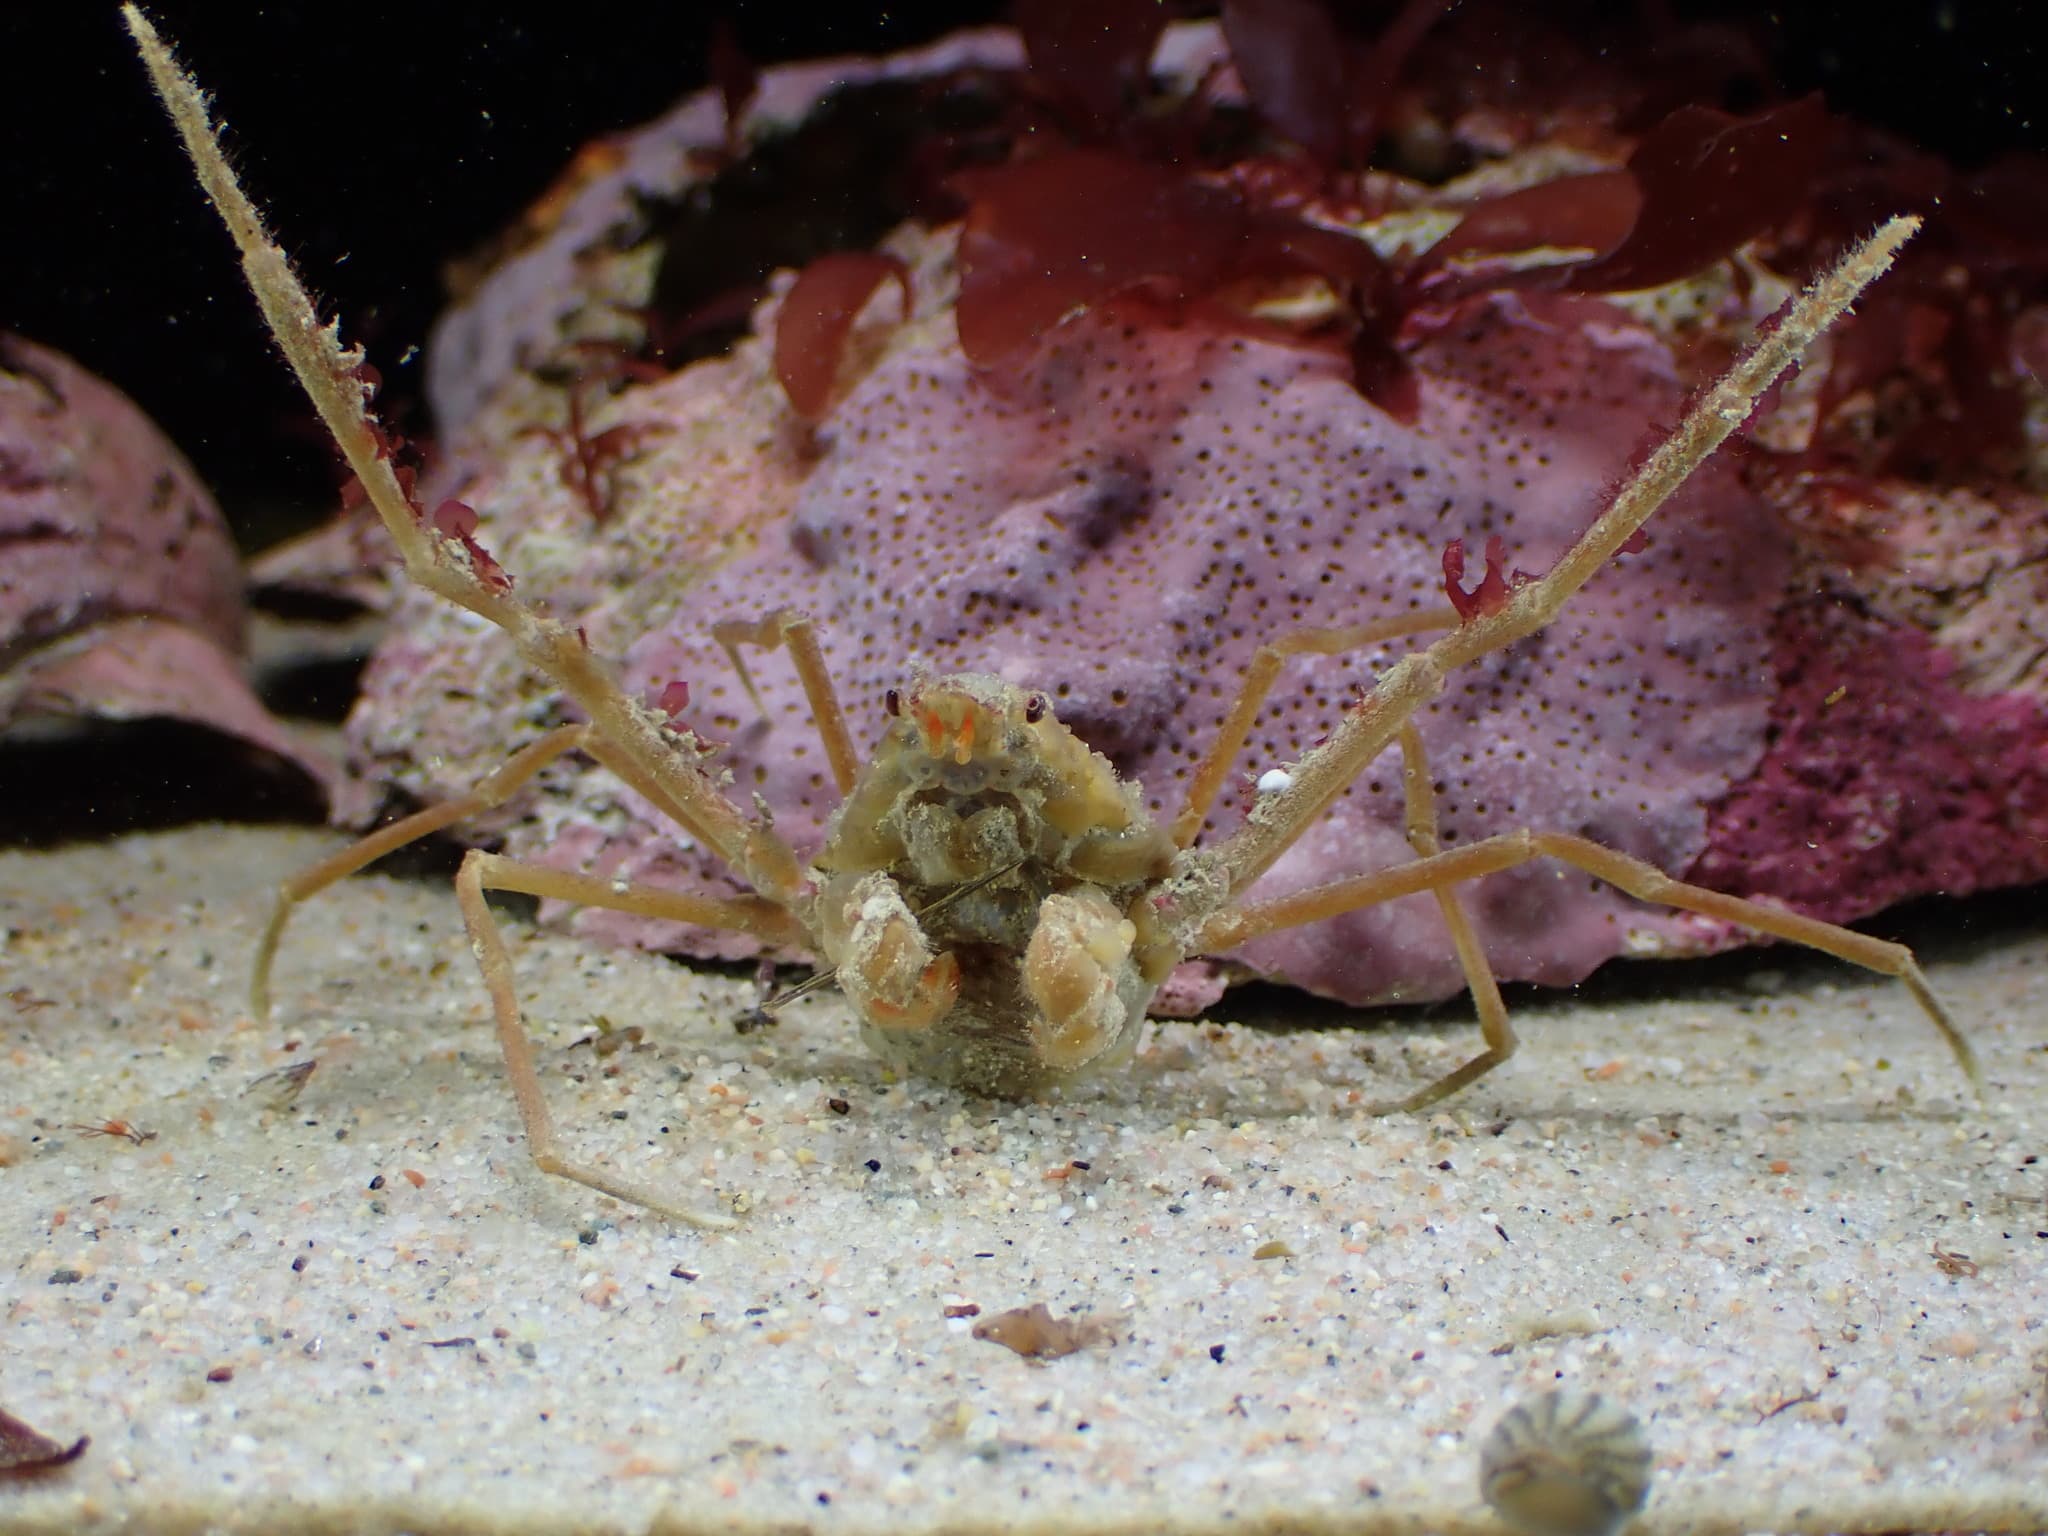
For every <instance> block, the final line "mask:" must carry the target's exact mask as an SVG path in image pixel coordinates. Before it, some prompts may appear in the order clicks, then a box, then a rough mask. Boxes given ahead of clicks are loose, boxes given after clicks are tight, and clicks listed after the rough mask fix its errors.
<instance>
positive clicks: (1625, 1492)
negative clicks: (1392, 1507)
mask: <svg viewBox="0 0 2048 1536" xmlns="http://www.w3.org/2000/svg"><path fill="white" fill-rule="evenodd" d="M1649 1491H1650V1445H1649V1441H1648V1440H1647V1439H1646V1438H1645V1437H1644V1434H1643V1427H1642V1425H1640V1424H1639V1423H1637V1422H1636V1419H1635V1416H1634V1415H1633V1414H1630V1413H1629V1412H1628V1411H1627V1410H1626V1409H1624V1408H1621V1407H1619V1406H1617V1405H1616V1404H1614V1403H1610V1402H1609V1401H1607V1399H1606V1398H1604V1397H1600V1396H1598V1395H1596V1394H1594V1393H1591V1392H1571V1391H1563V1392H1545V1393H1544V1394H1543V1395H1542V1396H1540V1397H1534V1398H1530V1399H1529V1400H1527V1401H1526V1402H1520V1403H1517V1404H1515V1406H1514V1407H1512V1408H1510V1409H1509V1410H1508V1411H1507V1412H1506V1413H1505V1414H1503V1415H1502V1416H1501V1420H1500V1422H1499V1423H1498V1424H1496V1425H1494V1426H1493V1430H1492V1432H1491V1433H1490V1434H1488V1435H1487V1437H1486V1439H1485V1441H1484V1443H1482V1444H1481V1445H1480V1447H1479V1492H1480V1494H1481V1495H1482V1496H1483V1497H1484V1498H1485V1500H1486V1502H1487V1503H1488V1504H1490V1505H1492V1506H1493V1508H1494V1509H1495V1510H1496V1511H1497V1512H1498V1513H1499V1514H1501V1515H1502V1516H1503V1517H1505V1518H1506V1519H1508V1520H1510V1521H1512V1522H1514V1523H1515V1524H1516V1525H1519V1526H1521V1527H1522V1528H1523V1529H1525V1530H1530V1531H1537V1532H1541V1533H1542V1536H1607V1533H1608V1532H1611V1531H1614V1530H1616V1529H1618V1528H1619V1527H1620V1525H1621V1523H1622V1522H1623V1521H1624V1520H1626V1519H1627V1518H1628V1517H1629V1516H1630V1515H1632V1514H1634V1513H1635V1512H1636V1511H1637V1510H1639V1509H1641V1508H1642V1507H1643V1500H1644V1498H1645V1497H1646V1496H1647V1495H1648V1493H1649Z"/></svg>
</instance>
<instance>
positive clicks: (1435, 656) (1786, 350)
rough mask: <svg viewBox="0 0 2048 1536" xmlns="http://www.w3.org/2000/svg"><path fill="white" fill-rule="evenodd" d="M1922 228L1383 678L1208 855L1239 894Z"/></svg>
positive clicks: (1842, 285)
mask: <svg viewBox="0 0 2048 1536" xmlns="http://www.w3.org/2000/svg"><path fill="white" fill-rule="evenodd" d="M1919 227H1920V221H1919V220H1917V219H1912V218H1896V219H1892V220H1890V221H1889V222H1887V223H1886V224H1885V225H1884V226H1883V227H1882V228H1881V229H1879V230H1878V231H1877V233H1876V234H1874V235H1872V236H1871V237H1870V239H1868V240H1866V241H1865V242H1864V243H1863V244H1861V245H1859V246H1857V247H1855V248H1854V249H1853V250H1851V251H1850V252H1849V253H1848V254H1847V255H1845V256H1844V257H1843V258H1842V259H1841V261H1840V262H1839V263H1837V264H1836V266H1835V267H1834V269H1833V270H1832V271H1830V272H1827V273H1825V274H1823V275H1822V276H1821V277H1820V278H1819V279H1817V280H1816V281H1815V282H1814V284H1813V285H1812V286H1811V287H1809V288H1808V289H1807V290H1806V291H1805V292H1804V293H1802V294H1801V295H1800V296H1799V298H1798V300H1797V301H1796V302H1795V303H1794V304H1793V305H1792V307H1791V309H1790V310H1788V311H1787V312H1786V314H1785V316H1784V318H1783V319H1782V320H1781V321H1780V322H1779V323H1778V325H1777V326H1775V327H1774V328H1773V329H1771V330H1770V331H1768V332H1766V333H1765V334H1764V335H1763V336H1761V337H1759V338H1758V340H1757V343H1756V345H1755V346H1754V347H1752V348H1751V349H1750V350H1749V351H1748V352H1747V353H1746V354H1744V356H1743V357H1742V359H1741V360H1740V361H1739V362H1737V363H1736V364H1735V366H1734V367H1732V368H1730V369H1729V370H1728V372H1727V373H1726V374H1724V375H1723V376H1722V377H1721V379H1720V381H1719V382H1718V383H1716V384H1715V385H1714V386H1713V387H1712V388H1711V389H1708V390H1705V391H1703V392H1702V393H1701V394H1700V395H1699V397H1698V399H1697V400H1696V401H1695V402H1694V404H1693V406H1692V409H1690V410H1689V411H1687V412H1686V413H1685V417H1684V419H1683V420H1681V421H1680V422H1679V424H1678V429H1677V430H1676V431H1675V432H1673V433H1672V434H1671V436H1670V437H1669V438H1667V439H1666V440H1665V442H1664V444H1663V446H1661V447H1660V448H1658V449H1657V451H1656V452H1655V453H1653V454H1651V455H1650V457H1649V458H1648V459H1647V460H1646V461H1645V462H1644V464H1643V466H1642V468H1640V469H1639V470H1637V471H1636V473H1635V475H1634V477H1633V478H1631V479H1630V480H1629V482H1628V483H1627V484H1626V485H1624V486H1623V487H1622V488H1621V491H1620V492H1619V493H1618V494H1617V495H1616V496H1615V498H1614V500H1613V502H1612V503H1611V504H1610V505H1609V506H1608V508H1607V510H1606V511H1605V512H1602V513H1601V514H1600V516H1599V517H1598V518H1596V519H1595V520H1594V523H1593V526H1592V527H1591V528H1589V529H1587V530H1586V532H1585V533H1584V534H1583V535H1582V536H1581V537H1580V539H1579V541H1578V542H1577V543H1576V544H1574V545H1573V546H1572V547H1571V548H1570V549H1568V550H1567V551H1565V553H1564V555H1563V556H1562V557H1561V558H1560V559H1559V560H1558V562H1557V563H1556V564H1555V565H1553V566H1552V567H1551V568H1550V570H1549V571H1547V572H1546V573H1545V574H1544V575H1542V576H1541V577H1539V578H1537V579H1536V580H1535V581H1532V582H1529V583H1527V584H1526V585H1524V586H1522V587H1519V588H1516V589H1515V590H1513V591H1512V592H1511V593H1510V594H1509V595H1508V596H1507V597H1506V598H1505V600H1504V601H1502V602H1501V604H1500V605H1499V606H1498V607H1496V608H1493V609H1492V611H1491V612H1484V613H1475V614H1473V615H1472V617H1470V618H1469V619H1466V620H1464V621H1463V622H1461V623H1460V624H1459V625H1458V627H1457V628H1456V629H1454V630H1452V631H1451V633H1449V634H1448V635H1445V636H1444V637H1443V638H1442V639H1440V640H1438V641H1436V642H1435V643H1434V644H1432V645H1430V646H1428V647H1427V648H1425V649H1423V650H1419V651H1413V652H1410V653H1409V654H1408V655H1406V656H1404V657H1402V658H1401V659H1400V660H1399V661H1397V662H1396V663H1394V665H1393V666H1391V667H1389V668H1388V669H1387V670H1386V671H1385V672H1383V673H1382V674H1381V675H1380V679H1379V682H1378V684H1377V686H1375V687H1374V689H1373V691H1372V694H1371V696H1370V697H1369V698H1367V699H1364V700H1362V701H1361V702H1360V703H1358V704H1357V705H1355V706H1353V707H1352V708H1351V709H1350V710H1348V711H1347V712H1346V713H1345V716H1344V718H1343V719H1342V720H1341V721H1339V722H1338V723H1337V725H1336V727H1335V728H1334V729H1333V730H1332V731H1331V732H1330V735H1329V739H1328V740H1327V741H1326V742H1324V744H1323V745H1322V746H1320V747H1317V748H1316V749H1315V750H1314V751H1313V752H1310V753H1309V754H1308V755H1307V756H1306V757H1304V758H1303V759H1302V760H1301V761H1300V762H1299V763H1297V764H1296V765H1295V769H1294V775H1293V782H1292V783H1290V784H1289V785H1288V786H1287V788H1285V789H1283V790H1281V791H1279V792H1278V793H1277V794H1273V795H1269V796H1266V797H1264V798H1262V799H1261V800H1260V801H1259V802H1258V804H1257V805H1255V806H1254V807H1253V808H1252V812H1251V814H1250V815H1248V816H1247V817H1246V818H1245V821H1244V825H1242V826H1241V827H1239V828H1238V829H1237V830H1236V831H1235V832H1233V833H1231V834H1230V836H1229V837H1227V838H1225V839H1224V840H1223V841H1222V842H1221V843H1220V844H1218V845H1217V846H1216V847H1215V848H1214V849H1212V850H1210V855H1209V856H1210V858H1211V859H1212V860H1213V861H1214V863H1215V864H1216V865H1218V866H1220V868H1221V869H1222V870H1223V871H1224V873H1225V874H1226V875H1227V876H1228V879H1229V888H1230V890H1231V891H1232V892H1233V893H1235V892H1238V891H1242V890H1244V889H1245V888H1246V887H1247V886H1249V885H1250V884H1251V883H1252V882H1253V881H1254V880H1256V879H1257V878H1258V877H1259V876H1260V875H1261V874H1263V873H1264V872H1265V871H1266V870H1267V869H1269V868H1271V867H1272V864H1273V861H1274V860H1275V859H1277V858H1279V857H1280V855H1281V854H1283V853H1285V852H1286V851H1287V849H1288V848H1289V847H1291V846H1292V845H1293V844H1294V842H1295V841H1296V840H1297V839H1298V838H1299V837H1300V836H1301V835H1302V833H1303V832H1305V831H1306V830H1307V829H1308V828H1309V827H1310V826H1311V825H1312V824H1313V823H1314V822H1315V820H1316V818H1317V817H1319V816H1320V815H1322V813H1323V811H1324V809H1325V808H1326V807H1327V806H1328V805H1329V803H1330V802H1331V801H1332V800H1334V799H1336V797H1337V796H1338V795H1340V794H1342V793H1343V792H1344V790H1345V788H1346V787H1347V786H1349V784H1350V783H1351V781H1352V780H1353V779H1355V778H1357V777H1358V775H1359V774H1360V773H1361V772H1363V771H1364V769H1365V766H1366V764H1368V763H1370V762H1371V761H1372V760H1373V759H1374V758H1376V757H1378V756H1379V755H1380V753H1381V752H1382V751H1384V750H1385V749H1386V747H1387V746H1388V744H1389V743H1391V742H1392V741H1393V739H1394V737H1395V735H1396V734H1397V733H1398V732H1399V730H1400V728H1401V725H1402V723H1403V722H1404V721H1406V720H1407V719H1409V718H1410V717H1411V716H1412V715H1413V714H1414V713H1415V712H1416V711H1417V710H1418V709H1420V708H1421V707H1422V706H1423V705H1425V704H1427V703H1428V702H1429V701H1430V700H1431V699H1433V698H1435V697H1436V696H1437V695H1438V694H1439V693H1441V692H1442V691H1443V688H1444V680H1445V678H1446V677H1447V676H1448V675H1449V673H1450V672H1451V671H1452V670H1453V669H1454V668H1457V667H1461V666H1463V665H1464V664H1465V663H1467V662H1469V661H1473V660H1476V659H1477V658H1478V657H1481V656H1484V655H1487V654H1489V653H1490V652H1493V651H1497V650H1500V649H1502V648H1503V647H1505V646H1508V645H1512V644H1513V643H1514V642H1515V641H1517V640H1520V639H1523V638H1524V637H1525V636H1528V635H1533V634H1534V633H1536V631H1537V630H1539V629H1541V628H1543V626H1544V625H1546V624H1548V623H1549V622H1550V621H1551V620H1552V619H1553V618H1555V617H1556V616H1557V613H1558V611H1559V610H1560V609H1562V608H1563V607H1564V605H1565V603H1566V602H1568V601H1569V600H1570V598H1571V596H1572V594H1573V593H1575V592H1577V591H1578V589H1579V588H1580V587H1582V586H1584V585H1585V584H1586V583H1587V582H1588V581H1589V580H1591V579H1592V577H1593V575H1594V573H1595V572H1597V571H1598V570H1599V569H1600V568H1601V567H1602V566H1604V565H1606V564H1607V562H1608V561H1610V560H1611V559H1613V558H1614V556H1615V554H1616V553H1617V552H1618V551H1619V550H1620V549H1621V547H1622V546H1623V545H1624V544H1626V543H1627V542H1628V541H1629V539H1631V538H1632V537H1634V535H1635V532H1636V530H1637V529H1639V528H1641V527H1642V526H1643V524H1644V523H1646V522H1648V521H1649V519H1650V516H1651V514H1652V513H1654V512H1655V511H1656V510H1657V509H1658V508H1659V507H1660V506H1662V505H1663V504H1664V503H1665V501H1666V500H1668V499H1669V498H1670V496H1671V495H1672V493H1673V492H1675V491H1676V490H1677V489H1678V488H1679V487H1680V486H1681V485H1683V484H1684V483H1685V480H1686V477H1687V476H1689V475H1690V474H1691V473H1692V472H1693V471H1694V470H1695V469H1697V468H1698V467H1699V466H1700V465H1701V464H1702V463H1704V462H1705V461H1706V460H1707V458H1708V457H1709V456H1710V455H1712V454H1713V452H1714V451H1715V450H1716V449H1717V448H1719V447H1720V446H1721V444H1722V443H1724V442H1726V441H1727V439H1728V437H1729V434H1731V433H1732V432H1734V431H1735V430H1736V428H1738V427H1740V426H1741V425H1742V423H1743V422H1744V421H1746V420H1747V419H1748V418H1749V414H1750V412H1751V411H1752V410H1753V409H1754V408H1755V405H1756V402H1757V400H1758V398H1759V397H1760V396H1762V394H1763V393H1764V391H1765V390H1767V389H1768V388H1770V386H1771V384H1772V382H1773V381H1774V380H1776V379H1777V378H1778V376H1779V375H1780V374H1782V373H1784V372H1785V370H1786V369H1788V368H1790V367H1791V366H1792V365H1793V364H1794V363H1795V362H1797V361H1798V360H1799V358H1801V357H1802V356H1803V355H1804V354H1805V352H1806V350H1807V349H1808V348H1809V347H1811V346H1812V345H1813V343H1814V341H1815V340H1816V339H1817V338H1818V337H1819V335H1820V333H1821V332H1822V331H1824V330H1826V329H1827V328H1828V326H1830V325H1832V324H1833V323H1834V321H1835V320H1836V318H1837V317H1839V316H1840V315H1841V314H1842V312H1843V311H1844V310H1846V309H1847V308H1848V307H1849V305H1850V303H1851V302H1853V301H1854V300H1855V298H1856V296H1857V295H1858V294H1860V293H1861V292H1862V291H1863V290H1864V289H1865V288H1867V287H1868V286H1869V285H1870V284H1871V283H1873V282H1875V281H1877V279H1878V278H1879V277H1881V276H1882V275H1883V274H1884V272H1885V271H1886V270H1887V269H1888V268H1889V267H1890V266H1891V263H1892V258H1893V257H1894V256H1896V255H1897V254H1898V250H1899V247H1900V246H1902V245H1904V244H1905V243H1906V241H1907V240H1908V239H1910V238H1911V237H1912V235H1913V233H1914V231H1915V230H1917V229H1918V228H1919Z"/></svg>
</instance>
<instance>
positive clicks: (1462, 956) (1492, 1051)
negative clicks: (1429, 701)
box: [1371, 722, 1520, 1114]
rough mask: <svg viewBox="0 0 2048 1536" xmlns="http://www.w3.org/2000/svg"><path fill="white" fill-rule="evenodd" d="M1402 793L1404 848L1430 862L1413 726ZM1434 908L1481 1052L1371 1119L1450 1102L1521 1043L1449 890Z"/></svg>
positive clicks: (1424, 779)
mask: <svg viewBox="0 0 2048 1536" xmlns="http://www.w3.org/2000/svg"><path fill="white" fill-rule="evenodd" d="M1401 794H1402V799H1403V802H1404V806H1405V810H1406V818H1407V823H1408V846H1409V847H1411V848H1413V849H1414V850H1415V852H1416V853H1417V854H1418V855H1419V856H1420V857H1421V858H1423V859H1430V858H1434V857H1435V856H1436V855H1437V854H1439V853H1440V852H1442V848H1443V845H1442V843H1441V841H1440V840H1439V838H1438V835H1437V822H1436V789H1435V787H1434V786H1433V785H1432V784H1431V783H1430V780H1429V762H1428V759H1427V758H1426V757H1424V755H1423V751H1422V733H1421V732H1420V731H1418V730H1416V729H1415V726H1414V724H1413V722H1410V723H1409V724H1407V725H1404V726H1402V727H1401ZM1435 896H1436V904H1437V909H1438V910H1439V911H1440V912H1441V913H1442V914H1443V919H1444V927H1446V928H1447V929H1449V930H1450V935H1451V948H1452V950H1453V951H1455V952H1456V954H1457V956H1458V967H1459V969H1460V970H1462V971H1463V972H1464V973H1465V986H1466V989H1467V990H1468V991H1470V992H1471V994H1472V1006H1473V1008H1474V1010H1475V1011H1476V1012H1477V1013H1478V1015H1479V1036H1480V1038H1481V1039H1482V1040H1484V1041H1485V1042H1486V1049H1485V1050H1483V1051H1481V1052H1480V1053H1479V1054H1478V1055H1477V1056H1474V1057H1473V1058H1472V1059H1471V1060H1470V1061H1468V1062H1466V1063H1465V1064H1464V1065H1463V1066H1461V1067H1459V1068H1457V1069H1456V1070H1454V1071H1451V1072H1447V1073H1445V1074H1444V1075H1443V1076H1442V1077H1440V1078H1438V1079H1437V1080H1436V1081H1435V1082H1433V1083H1430V1084H1429V1085H1427V1086H1426V1087H1424V1088H1423V1089H1421V1090H1420V1091H1419V1092H1416V1093H1413V1094H1410V1095H1409V1096H1408V1097H1407V1098H1405V1099H1402V1100H1400V1101H1398V1102H1396V1103H1392V1104H1375V1105H1373V1106H1372V1107H1371V1108H1372V1113H1374V1114H1392V1113H1394V1112H1395V1111H1410V1112H1412V1111H1414V1110H1418V1109H1421V1108H1423V1107H1424V1106H1425V1105H1429V1104H1434V1103H1435V1102H1436V1101H1437V1100H1438V1099H1445V1098H1449V1097H1450V1096H1451V1095H1452V1094H1454V1093H1456V1092H1457V1091H1458V1090H1459V1089H1460V1088H1463V1087H1464V1086H1465V1085H1466V1084H1467V1083H1474V1082H1477V1081H1478V1080H1479V1079H1480V1078H1482V1077H1484V1076H1486V1074H1487V1073H1489V1072H1491V1071H1492V1070H1493V1069H1494V1068H1495V1067H1497V1066H1499V1065H1500V1064H1501V1063H1502V1062H1504V1061H1506V1060H1507V1059H1508V1058H1509V1057H1510V1056H1512V1055H1514V1054H1515V1047H1516V1046H1517V1045H1518V1044H1519V1043H1520V1042H1519V1041H1517V1040H1516V1039H1515V1029H1514V1026H1513V1025H1512V1024H1510V1023H1509V1022H1508V1009H1507V1004H1506V1003H1504V1002H1502V1001H1501V996H1500V983H1499V982H1497V981H1495V980H1494V978H1493V965H1492V963H1491V962H1490V961H1488V960H1487V958H1486V947H1485V946H1484V945H1483V944H1481V943H1480V942H1479V935H1478V934H1477V933H1475V932H1473V930H1472V919H1471V918H1470V917H1468V916H1467V915H1466V913H1465V905H1464V903H1463V902H1461V901H1459V900H1458V892H1457V888H1456V886H1454V885H1439V886H1437V887H1436V889H1435Z"/></svg>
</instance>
